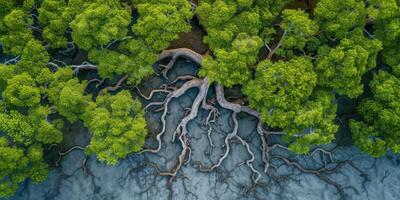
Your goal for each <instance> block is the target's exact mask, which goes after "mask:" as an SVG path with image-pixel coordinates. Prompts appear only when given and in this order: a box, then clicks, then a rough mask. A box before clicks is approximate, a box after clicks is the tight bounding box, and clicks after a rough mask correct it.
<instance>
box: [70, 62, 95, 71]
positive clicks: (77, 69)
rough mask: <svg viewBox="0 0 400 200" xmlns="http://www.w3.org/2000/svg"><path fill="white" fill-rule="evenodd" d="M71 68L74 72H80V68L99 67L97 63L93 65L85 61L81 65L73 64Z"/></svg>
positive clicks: (90, 68) (91, 68)
mask: <svg viewBox="0 0 400 200" xmlns="http://www.w3.org/2000/svg"><path fill="white" fill-rule="evenodd" d="M71 68H72V69H74V73H75V74H78V73H79V71H80V70H83V69H86V70H97V69H98V68H99V67H98V66H97V65H93V64H91V63H89V62H86V61H85V62H83V63H82V64H80V65H71Z"/></svg>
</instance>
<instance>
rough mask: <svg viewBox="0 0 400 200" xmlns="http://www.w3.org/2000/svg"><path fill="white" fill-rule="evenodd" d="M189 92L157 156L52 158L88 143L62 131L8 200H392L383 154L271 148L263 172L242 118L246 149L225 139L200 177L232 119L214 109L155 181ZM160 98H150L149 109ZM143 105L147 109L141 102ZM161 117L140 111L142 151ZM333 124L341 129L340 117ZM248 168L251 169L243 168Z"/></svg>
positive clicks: (393, 181)
mask: <svg viewBox="0 0 400 200" xmlns="http://www.w3.org/2000/svg"><path fill="white" fill-rule="evenodd" d="M2 59H3V58H2ZM197 69H198V66H196V65H195V64H194V63H191V62H190V61H185V60H179V61H178V62H177V64H176V65H175V67H174V68H173V69H172V70H171V71H170V73H169V77H170V79H169V80H174V79H175V78H176V77H178V76H179V75H194V74H196V71H197ZM166 82H167V80H165V79H164V78H162V76H154V77H152V78H150V79H149V80H147V81H146V82H145V83H143V84H142V86H141V87H140V88H141V90H142V93H145V94H149V93H150V91H151V90H152V89H156V88H159V87H160V86H161V85H162V84H164V83H166ZM181 85H182V83H181ZM210 88H212V87H210ZM197 92H198V90H196V89H191V90H189V91H188V92H187V93H185V94H184V95H182V96H181V97H179V98H176V99H173V100H172V101H171V102H170V104H169V106H168V112H167V115H166V118H165V119H166V132H165V134H163V135H162V146H161V149H160V151H159V152H158V153H151V152H145V153H141V154H134V155H131V156H129V157H128V158H126V159H124V160H121V161H120V163H119V164H117V165H116V166H107V165H105V164H103V163H100V162H98V161H97V160H96V158H95V157H94V156H89V157H87V156H86V155H85V153H84V152H83V151H81V150H80V149H79V148H73V149H71V150H70V151H68V152H67V153H65V155H64V154H63V153H62V154H58V152H66V151H67V150H68V149H70V148H71V147H73V146H76V145H78V146H85V145H87V144H88V143H89V140H90V134H89V133H88V131H87V130H86V129H85V128H83V126H82V124H72V125H70V126H69V127H67V128H66V131H65V135H64V137H65V142H64V144H63V145H62V146H60V147H54V148H51V149H49V152H48V154H49V156H48V157H50V158H49V162H50V161H51V162H53V163H54V161H56V163H55V164H52V169H51V170H50V174H49V176H48V179H47V180H46V181H44V182H42V183H40V184H33V183H31V182H30V181H29V180H27V181H25V183H24V184H23V185H22V186H21V187H20V189H19V190H18V192H17V193H16V194H15V195H14V196H13V197H11V198H9V199H10V200H43V199H45V200H75V199H80V200H85V199H88V200H89V199H90V200H94V199H104V200H106V199H107V200H114V199H115V200H130V199H132V200H140V199H190V200H192V199H200V200H208V199H218V200H225V199H226V200H231V199H293V200H295V199H296V200H297V199H298V200H300V199H304V200H323V199H327V200H328V199H329V200H335V199H354V200H367V199H371V200H376V199H380V200H384V199H385V200H392V199H393V200H396V199H400V170H399V168H400V156H398V155H392V154H389V155H387V156H385V157H381V158H378V159H375V158H372V157H370V156H368V155H366V154H363V153H361V152H360V151H359V150H358V149H356V148H355V147H353V146H351V145H349V144H348V143H349V142H340V141H339V139H337V141H336V142H335V143H333V144H331V145H326V146H322V147H321V148H319V149H316V150H315V151H313V153H310V154H308V155H294V154H292V153H290V152H288V151H287V150H286V149H284V148H281V147H280V146H279V145H277V148H273V149H272V148H271V150H270V151H271V152H269V153H270V157H269V160H268V162H269V165H270V166H269V168H268V170H267V171H264V168H265V163H264V162H263V158H262V157H263V156H262V148H261V146H262V144H261V143H262V141H261V140H260V137H259V136H258V134H257V123H258V120H257V119H256V118H255V117H253V116H249V115H247V114H245V113H240V114H239V115H238V116H237V119H238V124H239V129H238V136H239V137H238V138H241V139H243V141H244V142H246V143H247V144H249V145H248V146H246V145H244V143H243V141H240V140H238V139H232V140H231V141H230V143H229V146H230V149H229V152H228V154H227V157H226V159H224V160H223V162H222V164H221V165H220V166H219V167H216V168H215V169H213V170H211V171H209V172H208V171H204V170H200V168H201V166H208V167H210V166H212V165H215V164H216V163H217V162H218V160H219V159H220V158H221V156H223V154H224V153H225V152H226V150H227V147H226V145H225V144H224V140H225V139H226V137H227V135H229V134H230V133H231V132H232V128H233V127H234V125H233V123H234V122H233V120H232V112H231V111H230V110H226V109H223V108H222V107H220V106H219V105H216V107H217V108H218V110H219V112H220V115H219V117H218V118H216V120H215V121H214V122H213V123H211V124H210V125H207V124H206V123H205V122H206V119H207V117H208V112H207V111H205V110H200V111H199V114H198V116H197V117H196V118H195V119H194V120H191V121H190V122H189V124H188V145H190V157H189V158H188V157H186V159H185V160H186V161H187V162H184V163H183V165H182V167H181V168H180V169H179V171H178V173H177V175H176V177H174V178H173V179H171V177H170V176H168V175H166V176H163V175H162V173H163V172H166V171H168V170H171V169H172V168H174V166H176V163H177V162H178V157H179V154H180V152H181V151H182V147H181V144H180V142H179V141H178V140H175V141H174V142H172V138H173V134H174V132H175V131H176V127H177V125H178V124H179V123H180V120H181V119H182V118H183V117H184V116H185V113H187V111H188V109H187V108H190V107H191V104H192V103H193V101H194V98H195V97H196V94H197ZM213 92H214V91H213V89H210V91H209V95H210V96H212V95H213ZM234 95H235V94H233V92H232V96H234ZM163 98H164V97H163V96H162V95H158V96H156V97H154V98H153V99H152V102H158V101H162V99H163ZM143 103H144V104H148V103H150V101H145V100H143ZM161 115H162V112H156V111H154V110H153V111H152V110H151V109H149V111H148V114H147V120H148V127H149V133H150V134H149V136H148V139H147V142H146V143H147V144H146V146H147V147H152V148H156V147H157V142H156V140H155V137H156V135H157V134H158V133H159V132H160V130H161V129H162V123H161V120H160V119H161V117H162V116H161ZM340 121H342V122H344V123H345V121H346V119H345V116H344V117H343V119H341V120H340ZM210 130H211V131H210ZM209 131H210V132H209ZM346 134H349V133H346V131H343V133H341V134H340V135H339V136H338V137H339V138H340V137H343V138H344V140H349V139H348V138H349V137H348V136H347V137H346ZM343 135H344V136H343ZM210 141H212V144H210ZM267 142H268V145H271V146H273V145H274V144H280V143H281V139H280V136H279V135H277V136H271V137H269V138H267ZM247 147H248V148H250V149H247ZM249 152H252V153H253V155H251V154H249ZM59 155H62V156H59ZM253 157H254V158H253ZM58 158H60V159H59V160H58ZM250 161H251V166H252V167H253V168H254V169H252V168H251V167H250V165H249V163H250ZM255 179H257V181H256V182H255Z"/></svg>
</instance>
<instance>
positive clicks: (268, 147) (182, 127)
mask: <svg viewBox="0 0 400 200" xmlns="http://www.w3.org/2000/svg"><path fill="white" fill-rule="evenodd" d="M284 36H285V34H284V35H283V37H284ZM277 48H279V44H278V45H277V47H276V48H275V49H277ZM273 52H274V50H273V51H272V54H273ZM272 54H271V55H270V56H272ZM167 57H171V58H172V59H171V61H170V62H169V64H168V65H165V69H164V70H163V76H164V78H167V73H168V70H169V69H171V68H172V66H173V64H174V62H175V61H176V59H177V58H178V57H186V58H188V59H191V60H192V61H193V62H195V63H197V64H201V62H202V58H203V56H202V55H200V54H198V53H196V52H194V51H192V50H190V49H185V48H182V49H172V50H166V51H164V52H162V53H161V55H160V59H164V58H167ZM180 80H183V81H186V82H185V83H183V85H182V86H181V87H180V88H173V87H171V86H170V85H172V84H174V83H176V82H177V81H180ZM210 85H211V84H210V83H209V79H208V77H205V78H204V79H199V78H196V77H193V76H180V77H177V79H176V80H174V81H172V82H170V84H169V85H167V84H164V85H162V87H161V88H160V89H155V90H153V91H151V92H150V94H149V96H145V95H143V94H142V93H141V92H140V90H139V89H138V92H139V94H140V96H142V97H143V98H144V99H145V100H151V99H152V98H153V96H154V95H155V94H156V93H166V94H167V96H166V98H165V99H164V100H163V101H162V102H151V103H149V104H148V105H147V106H146V107H145V109H149V108H150V107H153V106H162V107H161V110H162V111H163V113H162V115H161V123H162V129H161V131H160V132H159V133H158V134H157V135H156V140H157V144H158V146H157V148H155V149H144V150H143V151H141V153H145V152H151V153H158V152H159V151H160V150H161V148H162V137H163V135H164V134H165V132H166V116H167V114H168V106H169V104H170V102H171V101H172V100H173V99H175V98H179V97H181V96H182V95H184V94H185V93H186V92H187V91H189V90H190V89H193V88H197V89H198V93H197V95H196V97H195V99H194V100H193V103H192V105H191V107H190V108H188V109H187V110H186V112H185V115H184V117H183V118H182V120H181V121H180V122H179V124H178V126H177V128H176V130H175V132H174V133H173V136H172V142H176V141H175V140H176V138H178V140H177V141H179V143H180V145H181V151H180V153H179V155H178V161H177V162H176V163H175V165H174V166H173V167H172V168H171V169H169V170H167V171H160V169H159V167H158V166H157V165H155V164H154V165H155V166H153V167H154V168H155V169H157V172H158V174H159V175H161V176H168V177H169V181H168V188H169V189H170V191H171V193H170V197H171V195H172V183H173V181H174V180H175V179H176V177H177V175H178V173H179V171H180V169H181V167H182V166H183V165H185V164H186V163H188V162H189V161H190V159H191V154H192V149H191V145H190V141H189V137H188V134H189V131H188V129H187V126H188V123H189V122H190V121H192V120H193V119H195V118H196V117H197V115H198V112H199V109H204V110H207V111H208V115H207V117H206V120H205V125H207V126H208V131H207V138H208V142H209V145H210V151H209V152H208V155H211V151H212V149H213V147H214V143H213V141H212V137H211V133H212V125H211V124H212V123H216V119H217V118H218V117H219V115H220V113H219V111H218V109H217V108H216V107H215V104H217V103H218V105H219V106H221V107H222V108H224V109H227V110H229V111H231V118H232V121H233V128H232V131H231V132H230V133H229V134H227V135H226V137H225V138H224V152H223V154H222V155H221V157H219V158H218V160H217V161H216V163H214V164H211V166H205V165H203V164H202V163H201V162H200V161H195V164H196V165H197V166H198V169H199V170H200V171H203V172H211V171H214V170H217V169H218V168H220V167H221V166H222V164H223V162H224V161H225V160H226V158H227V157H228V155H229V153H230V152H231V146H230V145H231V144H232V143H233V142H239V143H240V144H241V145H243V146H244V147H245V149H246V151H247V153H248V154H249V155H250V158H248V159H247V160H245V161H243V163H241V165H242V164H245V165H246V166H247V167H248V168H249V169H250V170H251V172H252V176H251V180H252V182H253V187H252V188H251V189H250V190H249V192H253V191H255V188H256V186H263V185H265V183H264V182H262V180H261V176H262V174H261V172H259V171H258V170H257V169H256V166H255V165H254V161H255V159H256V157H255V153H254V152H253V150H252V149H251V146H250V144H249V142H248V141H246V140H245V139H243V138H242V137H240V136H239V135H238V127H239V123H238V118H237V116H238V114H239V113H242V112H243V113H246V114H248V115H250V116H253V117H255V118H256V119H257V120H258V122H257V126H256V132H257V135H256V136H258V137H259V138H260V141H261V144H260V148H259V149H260V151H261V156H262V162H263V171H264V173H265V174H266V175H267V177H269V178H270V179H269V183H268V184H270V183H271V182H276V183H278V184H280V182H281V180H286V179H287V177H286V176H287V175H277V174H276V173H277V172H276V170H275V171H274V170H271V169H277V168H278V167H276V166H274V165H273V164H272V161H277V162H278V163H282V162H283V163H284V164H285V165H286V166H292V167H294V168H295V169H297V170H299V171H301V172H302V173H306V174H313V175H316V176H317V177H318V178H320V179H321V180H322V181H324V182H325V183H327V184H328V185H332V186H334V187H335V188H336V189H337V190H338V192H339V194H340V195H341V196H342V197H344V196H345V194H344V190H343V188H342V186H341V185H340V184H338V183H336V182H335V181H333V180H331V179H330V178H328V177H327V176H326V175H327V174H331V173H335V172H336V171H337V170H338V169H339V168H340V167H341V166H343V165H344V164H348V165H350V166H352V167H353V168H354V169H356V170H357V171H358V172H359V173H360V174H361V175H362V176H364V175H365V173H363V172H362V171H361V170H359V169H358V168H357V167H356V166H355V165H354V164H353V163H351V162H348V161H344V162H334V159H333V157H332V152H331V151H332V150H331V151H328V150H325V149H323V148H316V149H315V150H314V151H313V152H312V153H311V157H312V156H313V155H315V154H320V156H321V158H322V159H321V162H323V164H322V167H320V168H318V169H307V168H305V167H303V166H302V165H301V164H300V163H299V162H298V161H294V160H290V159H289V158H287V157H285V156H281V155H279V154H275V153H277V152H274V150H275V149H276V148H280V149H281V150H283V151H285V152H288V151H289V150H288V148H287V147H286V146H283V145H280V144H270V143H271V142H270V141H269V137H270V136H273V135H278V136H279V135H282V134H284V133H283V132H271V131H268V130H266V129H265V128H264V127H263V123H262V121H261V119H260V114H259V113H258V112H257V111H256V110H254V109H251V108H249V107H247V106H245V105H242V104H237V103H232V102H229V101H227V100H226V98H225V95H224V88H223V86H222V85H219V84H214V86H215V87H214V89H215V96H214V97H213V98H211V100H207V94H208V90H209V86H210ZM161 110H160V111H161ZM274 164H275V162H274ZM332 164H333V165H334V167H333V168H332ZM273 172H275V173H273ZM285 177H286V178H285Z"/></svg>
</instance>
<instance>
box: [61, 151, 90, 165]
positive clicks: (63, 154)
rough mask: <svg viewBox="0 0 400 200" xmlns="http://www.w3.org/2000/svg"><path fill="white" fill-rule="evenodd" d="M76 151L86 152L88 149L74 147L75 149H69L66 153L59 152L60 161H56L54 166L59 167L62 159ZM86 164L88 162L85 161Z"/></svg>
mask: <svg viewBox="0 0 400 200" xmlns="http://www.w3.org/2000/svg"><path fill="white" fill-rule="evenodd" d="M74 150H81V151H85V150H86V147H82V146H73V147H71V148H69V149H68V150H67V151H64V152H61V151H59V152H58V159H57V160H56V162H55V163H54V165H55V166H59V164H60V161H61V159H62V158H63V157H64V156H66V155H68V154H69V153H71V152H72V151H74ZM84 163H86V161H84Z"/></svg>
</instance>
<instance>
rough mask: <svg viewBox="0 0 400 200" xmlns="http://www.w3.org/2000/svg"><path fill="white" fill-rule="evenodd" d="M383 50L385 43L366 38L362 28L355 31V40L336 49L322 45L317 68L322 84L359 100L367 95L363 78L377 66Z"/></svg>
mask: <svg viewBox="0 0 400 200" xmlns="http://www.w3.org/2000/svg"><path fill="white" fill-rule="evenodd" d="M380 50H381V42H380V41H379V40H370V39H368V38H366V37H364V36H363V34H362V31H361V30H360V29H358V30H356V31H354V32H353V35H352V37H350V38H345V39H343V40H341V41H340V43H339V45H338V46H336V47H335V48H330V47H328V46H322V47H321V48H320V49H319V53H318V62H317V65H316V68H315V70H316V72H317V74H318V84H320V85H322V86H324V87H329V88H332V89H334V90H335V91H336V92H337V93H338V94H341V95H347V96H349V97H351V98H355V97H357V96H358V95H360V94H361V93H362V92H363V85H362V84H361V79H362V76H363V75H364V74H365V73H366V72H367V71H368V70H370V69H372V68H374V67H375V66H376V56H377V54H378V52H379V51H380Z"/></svg>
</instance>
